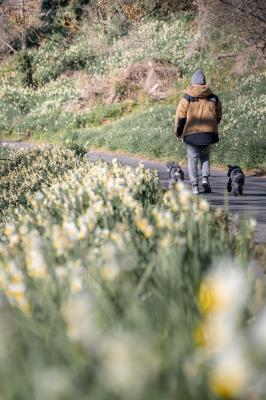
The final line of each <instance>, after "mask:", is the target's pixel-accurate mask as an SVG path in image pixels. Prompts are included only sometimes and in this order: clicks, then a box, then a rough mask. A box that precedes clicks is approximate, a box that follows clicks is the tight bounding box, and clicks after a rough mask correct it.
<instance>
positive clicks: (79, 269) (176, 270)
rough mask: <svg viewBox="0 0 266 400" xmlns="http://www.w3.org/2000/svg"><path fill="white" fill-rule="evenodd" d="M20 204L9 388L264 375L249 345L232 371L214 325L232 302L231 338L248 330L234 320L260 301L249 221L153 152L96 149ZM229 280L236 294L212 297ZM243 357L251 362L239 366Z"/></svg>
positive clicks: (101, 392)
mask: <svg viewBox="0 0 266 400" xmlns="http://www.w3.org/2000/svg"><path fill="white" fill-rule="evenodd" d="M53 157H58V152H57V151H56V152H55V155H54V156H52V159H53ZM58 161H59V160H58ZM69 162H70V164H71V163H72V158H71V156H70V161H69ZM64 163H65V154H64V153H61V162H60V164H64ZM33 164H34V163H33ZM52 164H53V163H52V161H50V165H51V166H52ZM53 168H55V171H56V168H57V167H56V165H55V164H53ZM31 174H33V176H34V171H33V170H31ZM54 175H55V173H54ZM28 179H29V180H31V177H30V176H29V177H28ZM10 217H11V219H10V222H9V223H8V224H7V225H6V227H5V228H4V231H3V232H2V234H1V238H0V254H1V257H0V287H1V291H2V298H1V315H0V324H1V339H0V383H1V389H0V392H1V396H2V397H3V398H5V399H6V400H9V399H10V400H11V399H12V400H13V399H15V398H17V397H18V396H19V398H20V399H21V400H24V399H25V400H28V399H29V398H36V399H44V398H45V399H47V398H49V399H54V400H55V399H58V398H60V399H64V400H65V399H72V398H73V397H76V398H79V399H89V398H91V397H93V398H94V399H110V398H111V399H117V398H123V397H125V396H126V397H127V398H132V399H143V398H153V399H161V398H170V397H176V396H181V397H182V398H186V399H202V398H205V399H213V398H215V395H214V394H213V393H217V394H220V393H222V391H226V393H227V392H228V393H230V395H231V394H232V395H233V396H238V395H240V394H241V393H242V392H244V391H246V390H248V389H249V385H250V384H251V383H252V384H254V383H255V384H256V385H257V384H258V382H257V380H255V381H254V379H253V377H252V373H251V370H250V369H249V368H251V367H249V364H248V363H249V362H253V363H254V361H252V360H251V361H249V358H248V357H247V356H246V355H245V354H243V353H242V348H241V352H240V353H237V354H236V352H234V353H232V357H233V359H234V360H235V363H234V364H233V365H234V368H235V369H234V371H235V372H234V375H233V376H232V373H231V376H232V379H228V376H227V375H226V376H225V378H226V379H225V378H224V375H223V371H224V364H223V360H224V358H223V356H224V355H226V354H227V353H226V352H225V351H224V347H222V346H224V345H225V344H226V342H225V341H224V339H222V338H223V337H222V338H219V336H218V337H217V340H218V339H219V342H217V341H216V339H215V337H216V336H215V335H216V334H217V333H218V332H216V331H214V332H213V334H214V336H213V337H212V339H209V338H208V336H205V335H209V333H208V330H207V329H208V325H207V323H208V318H209V317H210V316H211V315H214V313H216V314H217V312H218V311H219V310H220V311H219V312H221V309H222V310H223V311H224V312H225V313H229V310H228V306H229V307H230V312H232V311H233V309H234V310H235V313H233V317H234V318H235V319H234V320H232V330H231V331H230V332H231V334H230V340H232V345H233V344H234V343H235V342H234V341H237V343H239V336H237V335H238V334H237V330H238V329H239V328H238V324H236V323H235V322H234V321H237V320H238V318H240V317H241V316H242V313H244V310H246V300H247V297H246V289H245V288H246V287H248V286H246V285H248V283H247V276H246V272H245V269H244V268H242V269H239V267H237V266H235V265H233V264H232V262H231V261H230V257H232V256H235V257H237V258H238V260H239V262H243V263H244V265H245V263H246V261H247V257H248V253H249V246H250V243H251V241H250V235H251V234H252V226H251V225H250V224H249V223H248V224H247V225H246V227H245V230H244V231H242V232H239V233H238V234H235V233H234V230H231V229H228V226H227V222H226V218H224V216H223V214H222V213H220V212H217V213H216V214H215V213H214V212H213V211H212V210H210V208H209V205H208V203H207V202H206V201H205V200H202V199H197V198H194V197H193V196H192V195H191V193H190V191H189V190H188V189H186V187H185V186H184V185H183V184H179V185H178V186H177V188H176V191H167V192H166V193H163V192H162V190H161V188H160V184H159V180H158V177H157V175H156V174H155V173H152V172H150V171H147V170H145V169H144V168H143V166H141V165H140V166H139V167H138V168H137V169H136V170H132V169H131V168H129V167H122V166H120V165H119V164H118V163H117V162H114V163H113V165H112V166H108V165H106V164H104V163H101V162H98V163H95V164H92V163H90V162H87V161H85V160H84V161H83V162H81V161H80V165H79V166H78V168H77V169H75V170H74V171H70V172H68V173H66V174H65V175H64V179H59V180H58V181H56V182H54V183H53V184H52V185H51V186H50V187H47V186H46V187H41V188H40V189H39V191H38V192H37V193H35V194H33V195H29V196H28V203H27V208H24V209H22V208H20V209H17V210H14V211H13V212H12V211H11V210H10ZM240 249H241V251H240ZM221 255H223V256H225V255H227V256H228V257H229V258H228V260H224V261H223V263H224V264H223V268H222V271H223V274H222V276H220V273H218V276H216V275H214V277H212V278H211V279H209V278H206V282H205V278H203V277H204V274H205V272H206V271H207V270H208V269H209V268H210V266H212V265H213V266H216V264H217V257H220V256H221ZM234 271H235V272H234ZM230 274H231V275H230ZM232 274H233V275H232ZM219 277H220V278H219ZM228 277H229V278H228ZM218 278H219V279H218ZM202 279H204V280H203V286H202V288H201V289H200V286H201V282H202ZM228 279H229V281H230V282H231V284H230V285H231V286H232V287H231V286H230V287H229V286H228ZM217 284H219V285H221V284H223V285H225V286H226V288H227V292H225V293H227V297H226V301H225V300H224V299H220V298H219V297H217V299H216V297H210V298H209V297H208V296H209V294H208V293H210V294H211V296H214V295H215V296H216V285H217ZM241 285H244V286H241ZM199 289H200V295H199V299H198V292H199ZM244 289H245V290H244ZM220 293H221V292H220V290H219V292H218V294H219V295H220ZM236 293H237V299H238V302H237V303H236V304H235V306H234V308H232V304H233V302H234V301H235V298H236ZM206 295H207V297H206ZM228 296H229V297H228ZM208 299H211V302H210V301H209V300H208ZM212 299H213V300H212ZM217 307H218V308H217ZM201 312H202V313H203V314H204V319H203V320H202V324H201V323H200V321H201V316H200V315H201ZM216 314H215V315H216ZM219 315H220V314H219ZM228 315H229V314H228ZM230 315H231V314H230ZM241 318H242V317H241ZM258 323H259V322H258ZM230 326H231V325H230ZM194 332H197V333H196V338H197V342H195V340H194ZM220 332H221V333H222V332H223V330H221V329H220ZM254 332H256V326H255V327H254ZM254 334H255V333H254ZM241 335H242V333H241ZM243 335H244V331H243ZM236 336H237V337H236ZM227 337H228V336H227ZM204 338H207V339H208V343H207V347H205V344H204V343H205V341H204V340H205V339H204ZM214 340H215V342H213V341H214ZM208 346H209V347H208ZM213 346H216V348H217V350H218V349H219V354H220V356H219V358H218V359H217V360H216V361H215V360H214V359H213V356H212V353H210V348H213ZM205 350H206V357H204V358H202V357H201V356H200V354H202V355H203V354H204V353H205ZM235 350H236V348H235ZM243 351H244V350H243ZM254 351H255V347H254ZM207 355H208V358H207ZM238 355H239V357H238V358H237V356H238ZM241 357H246V358H245V361H246V363H247V366H246V364H245V366H246V367H245V370H244V371H242V369H240V371H239V370H238V369H236V367H237V366H238V365H239V364H238V361H239V360H242V358H241ZM214 361H215V362H216V364H215V367H214V366H213V367H212V363H213V362H214ZM241 368H242V367H241ZM205 370H206V372H207V374H205V372H204V371H205ZM193 371H194V372H193ZM209 371H213V378H212V379H211V377H209ZM220 371H222V372H220ZM250 378H252V379H251V381H250V380H249V379H250ZM256 379H257V378H256ZM208 382H209V383H208ZM213 382H214V383H213ZM257 387H258V389H259V388H260V386H257ZM227 397H228V396H227Z"/></svg>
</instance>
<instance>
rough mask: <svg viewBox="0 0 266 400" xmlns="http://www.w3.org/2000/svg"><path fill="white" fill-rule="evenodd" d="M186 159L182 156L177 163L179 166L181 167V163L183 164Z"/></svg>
mask: <svg viewBox="0 0 266 400" xmlns="http://www.w3.org/2000/svg"><path fill="white" fill-rule="evenodd" d="M186 159H187V157H184V158H183V159H182V160H181V161H180V162H179V163H178V165H180V167H181V165H183V163H184V162H185V160H186Z"/></svg>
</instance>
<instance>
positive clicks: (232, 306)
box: [198, 260, 248, 314]
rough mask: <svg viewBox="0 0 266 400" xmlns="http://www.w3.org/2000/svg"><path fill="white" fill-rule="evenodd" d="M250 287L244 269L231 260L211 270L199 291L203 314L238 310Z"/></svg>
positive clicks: (243, 302)
mask: <svg viewBox="0 0 266 400" xmlns="http://www.w3.org/2000/svg"><path fill="white" fill-rule="evenodd" d="M247 294H248V288H247V282H246V279H245V274H244V271H243V270H242V269H241V268H240V267H239V266H237V265H234V264H233V263H231V264H230V261H229V260H224V261H223V262H221V263H220V264H219V265H218V266H217V267H216V268H215V269H213V270H211V271H210V272H209V274H208V275H207V276H206V277H205V279H204V280H203V282H202V285H201V287H200V291H199V298H198V300H199V306H200V309H201V311H202V312H203V314H208V313H212V312H218V311H219V312H221V311H223V310H226V311H228V312H234V311H238V310H239V309H240V308H241V307H242V306H243V305H244V304H245V301H246V299H247Z"/></svg>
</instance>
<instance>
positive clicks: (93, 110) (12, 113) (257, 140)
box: [0, 13, 266, 168]
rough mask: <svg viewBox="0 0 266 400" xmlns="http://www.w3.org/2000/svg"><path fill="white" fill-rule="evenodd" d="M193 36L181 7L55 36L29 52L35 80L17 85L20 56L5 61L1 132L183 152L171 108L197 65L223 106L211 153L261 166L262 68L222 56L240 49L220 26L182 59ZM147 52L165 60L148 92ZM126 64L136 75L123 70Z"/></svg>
mask: <svg viewBox="0 0 266 400" xmlns="http://www.w3.org/2000/svg"><path fill="white" fill-rule="evenodd" d="M194 35H195V22H194V20H193V18H192V17H191V16H190V15H189V14H186V13H185V14H180V16H179V17H176V16H175V17H172V18H168V19H166V20H164V19H162V20H160V19H151V18H149V19H148V18H147V19H145V20H142V22H141V23H136V24H133V26H132V27H131V30H129V33H128V34H127V35H125V36H122V37H119V38H117V39H115V40H112V41H111V42H110V38H108V36H106V35H105V34H104V33H103V31H102V30H101V29H99V27H97V26H90V27H88V25H87V24H83V25H81V27H80V29H79V30H78V31H77V33H76V34H75V35H73V34H72V36H71V38H70V37H64V36H62V35H60V34H58V33H57V34H53V35H52V36H51V37H49V39H46V40H45V41H43V43H42V45H41V47H40V48H38V49H36V48H33V49H32V50H30V51H29V57H30V60H31V66H32V73H33V75H32V77H33V82H34V85H35V87H34V88H30V87H24V86H22V84H21V72H19V71H18V70H17V69H16V68H15V69H14V67H13V65H16V63H17V65H18V64H19V61H17V58H14V57H13V58H11V59H10V60H9V62H8V63H7V64H5V65H4V66H2V71H3V72H2V74H1V69H0V74H1V75H0V76H1V77H2V78H1V88H0V132H1V134H2V136H5V137H8V135H13V137H14V136H15V137H19V138H25V137H29V138H31V140H37V139H38V140H41V141H52V142H62V141H63V142H66V141H69V140H70V141H73V140H74V141H76V142H78V143H81V144H83V145H84V146H87V147H90V148H91V147H103V148H106V149H111V150H124V151H129V152H131V153H142V154H145V155H146V156H148V157H152V158H154V157H156V158H158V157H162V158H168V157H171V158H173V157H175V156H176V154H177V156H178V157H182V156H183V154H184V146H183V145H182V144H180V143H176V141H175V139H174V138H173V137H172V126H173V120H174V114H175V107H176V104H177V103H178V100H179V98H180V97H181V96H182V92H183V90H184V88H185V87H186V86H187V85H188V84H189V82H190V77H191V74H192V73H193V71H194V70H195V69H196V68H198V67H201V68H203V69H204V71H205V72H206V75H207V78H208V81H209V83H210V85H211V87H212V89H213V91H214V92H215V93H216V94H218V95H219V96H220V98H221V100H222V103H223V106H224V118H223V122H222V124H221V130H220V135H221V141H220V143H219V145H217V146H215V149H214V152H213V160H214V161H215V162H216V163H218V164H225V163H239V164H241V165H242V166H244V167H248V168H253V167H258V166H262V165H263V164H265V162H266V159H265V157H266V156H265V154H266V151H265V150H266V149H265V145H266V140H265V138H266V132H265V126H266V123H265V122H266V121H265V94H264V93H263V87H265V83H266V75H265V71H264V70H255V71H254V70H253V71H252V70H251V65H252V62H253V59H252V56H251V58H250V59H249V58H248V57H246V59H245V63H246V64H247V65H250V69H247V72H246V73H244V74H242V75H239V74H238V75H237V74H236V73H234V72H233V71H234V69H235V68H234V67H235V65H236V58H233V59H231V58H229V59H227V58H219V55H220V54H223V53H224V52H229V51H230V52H234V53H235V54H236V55H238V54H241V52H242V53H243V51H244V48H243V45H240V44H238V42H237V40H236V37H235V36H234V35H232V34H231V35H230V34H228V33H227V36H226V35H225V33H223V32H222V33H219V34H215V35H214V37H213V38H212V41H210V43H209V46H208V47H207V48H206V50H205V51H204V52H202V53H200V54H199V53H197V54H195V55H194V56H192V57H189V58H188V57H186V55H187V51H188V47H189V45H190V43H191V42H192V41H193V38H194ZM150 60H157V62H160V63H161V65H162V67H161V69H162V71H161V72H160V71H159V72H158V73H157V75H156V79H157V80H158V82H159V89H158V88H157V92H160V93H159V94H158V93H157V92H156V93H155V94H154V93H153V92H152V90H153V89H154V87H155V84H156V82H157V81H156V80H153V79H151V82H149V80H148V79H146V78H147V76H145V72H143V71H146V70H145V68H147V65H149V62H150ZM19 65H20V64H19ZM132 65H133V66H135V67H134V68H135V70H134V74H133V75H132V74H131V75H129V76H127V77H126V78H125V71H127V69H128V68H129V66H132ZM166 65H168V66H169V65H171V68H176V71H177V73H176V79H175V80H173V78H174V75H173V74H175V72H171V73H172V75H171V76H172V81H171V82H170V83H169V82H167V76H168V71H167V70H166ZM20 70H21V69H20ZM173 71H175V70H173ZM160 73H161V75H163V74H164V78H162V77H160ZM158 76H159V77H158ZM143 77H144V78H145V79H146V80H145V79H144V78H143ZM160 78H161V80H160ZM169 80H170V75H169ZM154 83H155V84H154ZM129 86H130V91H129V90H128V87H129ZM166 86H167V88H166ZM112 96H113V100H110V98H111V97H112ZM176 151H177V153H176Z"/></svg>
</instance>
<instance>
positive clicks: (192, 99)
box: [183, 93, 199, 103]
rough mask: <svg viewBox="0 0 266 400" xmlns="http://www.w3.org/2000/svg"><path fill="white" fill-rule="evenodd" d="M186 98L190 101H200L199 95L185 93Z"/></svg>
mask: <svg viewBox="0 0 266 400" xmlns="http://www.w3.org/2000/svg"><path fill="white" fill-rule="evenodd" d="M183 97H184V99H186V100H187V101H188V102H189V103H194V102H195V101H199V99H198V97H194V96H191V95H190V94H187V93H185V94H184V96H183Z"/></svg>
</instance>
